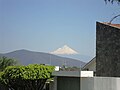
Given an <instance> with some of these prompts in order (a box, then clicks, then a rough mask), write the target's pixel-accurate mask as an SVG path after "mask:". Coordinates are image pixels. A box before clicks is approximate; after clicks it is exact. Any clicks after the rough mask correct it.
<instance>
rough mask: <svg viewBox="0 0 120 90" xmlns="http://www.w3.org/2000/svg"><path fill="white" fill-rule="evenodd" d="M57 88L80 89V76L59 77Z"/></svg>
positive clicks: (60, 89) (61, 89) (66, 89)
mask: <svg viewBox="0 0 120 90" xmlns="http://www.w3.org/2000/svg"><path fill="white" fill-rule="evenodd" d="M57 90H80V78H77V77H57Z"/></svg>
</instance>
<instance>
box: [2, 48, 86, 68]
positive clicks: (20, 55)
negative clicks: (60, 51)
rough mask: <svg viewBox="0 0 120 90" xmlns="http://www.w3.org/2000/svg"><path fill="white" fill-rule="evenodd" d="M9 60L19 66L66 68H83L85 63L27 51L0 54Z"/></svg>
mask: <svg viewBox="0 0 120 90" xmlns="http://www.w3.org/2000/svg"><path fill="white" fill-rule="evenodd" d="M0 56H6V57H9V58H15V59H17V60H18V61H19V62H20V63H21V64H23V65H28V64H35V63H37V64H51V65H59V66H62V65H64V64H65V65H66V66H78V67H79V66H83V65H84V64H85V63H84V62H82V61H79V60H76V59H71V58H65V57H60V56H56V55H53V54H49V53H43V52H33V51H28V50H17V51H14V52H10V53H6V54H0Z"/></svg>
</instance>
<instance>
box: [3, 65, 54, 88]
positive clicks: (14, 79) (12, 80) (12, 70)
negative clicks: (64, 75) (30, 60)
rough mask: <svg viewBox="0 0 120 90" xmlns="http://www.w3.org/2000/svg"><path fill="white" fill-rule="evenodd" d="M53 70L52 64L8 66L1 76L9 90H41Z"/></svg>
mask: <svg viewBox="0 0 120 90" xmlns="http://www.w3.org/2000/svg"><path fill="white" fill-rule="evenodd" d="M53 71H54V66H45V65H38V64H31V65H28V66H9V67H7V68H6V69H5V70H4V73H3V74H2V75H1V77H2V81H3V82H4V84H5V85H7V86H8V87H9V88H10V89H11V90H43V87H44V85H45V82H46V80H47V79H49V78H51V74H52V72H53Z"/></svg>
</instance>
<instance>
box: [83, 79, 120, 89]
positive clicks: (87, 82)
mask: <svg viewBox="0 0 120 90" xmlns="http://www.w3.org/2000/svg"><path fill="white" fill-rule="evenodd" d="M81 90H120V78H115V77H93V78H90V77H88V78H81Z"/></svg>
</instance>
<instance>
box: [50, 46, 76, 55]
mask: <svg viewBox="0 0 120 90" xmlns="http://www.w3.org/2000/svg"><path fill="white" fill-rule="evenodd" d="M50 53H51V54H62V55H63V54H67V55H69V54H78V52H76V51H75V50H73V49H72V48H70V47H68V46H67V45H64V46H63V47H62V48H58V49H57V50H55V51H53V52H50Z"/></svg>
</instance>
